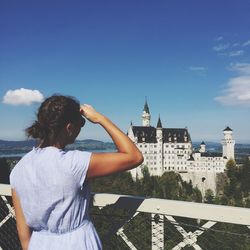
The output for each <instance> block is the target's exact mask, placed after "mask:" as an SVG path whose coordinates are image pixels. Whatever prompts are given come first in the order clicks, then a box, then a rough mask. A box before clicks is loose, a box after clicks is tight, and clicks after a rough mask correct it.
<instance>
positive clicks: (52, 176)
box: [10, 147, 91, 233]
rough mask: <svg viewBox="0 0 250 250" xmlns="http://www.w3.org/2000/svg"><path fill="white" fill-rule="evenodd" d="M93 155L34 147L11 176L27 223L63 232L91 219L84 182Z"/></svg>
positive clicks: (87, 192)
mask: <svg viewBox="0 0 250 250" xmlns="http://www.w3.org/2000/svg"><path fill="white" fill-rule="evenodd" d="M90 156H91V153H88V152H81V151H77V150H75V151H69V152H65V151H63V150H60V149H58V148H55V147H46V148H42V149H41V148H34V149H33V150H32V151H31V152H29V153H28V154H27V155H25V156H24V157H23V158H22V160H21V161H20V162H19V163H18V164H17V165H16V167H15V168H14V170H13V171H12V173H11V177H10V180H11V184H12V186H13V188H14V189H15V190H16V192H17V194H18V196H19V197H20V199H21V201H22V207H23V211H24V214H25V217H26V220H27V224H28V225H29V226H30V227H31V228H32V229H34V230H35V231H41V230H45V231H49V232H53V233H64V232H69V231H72V230H74V229H75V228H77V227H79V226H80V225H82V224H84V223H85V222H86V220H88V219H89V215H88V205H89V198H90V192H89V188H88V184H87V181H85V177H86V172H87V170H88V165H89V160H90Z"/></svg>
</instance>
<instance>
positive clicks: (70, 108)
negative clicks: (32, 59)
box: [10, 95, 143, 250]
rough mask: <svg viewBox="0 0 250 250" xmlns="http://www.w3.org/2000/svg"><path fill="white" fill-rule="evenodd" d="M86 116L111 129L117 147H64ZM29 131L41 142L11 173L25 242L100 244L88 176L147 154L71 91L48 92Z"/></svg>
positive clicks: (35, 245)
mask: <svg viewBox="0 0 250 250" xmlns="http://www.w3.org/2000/svg"><path fill="white" fill-rule="evenodd" d="M83 116H84V117H86V118H87V119H88V120H89V121H91V122H92V123H97V124H100V125H101V126H102V127H103V128H104V129H105V130H106V131H107V133H108V134H109V135H110V137H111V138H112V140H113V142H114V143H115V145H116V147H117V152H111V153H89V152H82V151H79V150H71V151H67V152H66V151H64V148H65V146H66V145H68V144H71V143H73V142H74V141H75V139H76V137H77V136H78V134H79V132H80V130H81V127H83V126H84V124H85V119H84V117H83ZM26 133H27V135H28V136H29V137H33V138H36V139H39V146H38V147H37V148H33V150H32V151H30V152H29V153H27V154H26V155H25V156H24V157H23V158H22V159H21V160H20V161H19V163H18V164H17V165H16V166H15V168H14V169H13V171H12V172H11V175H10V183H11V187H12V198H13V204H14V208H15V212H16V221H17V230H18V235H19V239H20V241H21V245H22V248H23V249H25V250H26V249H30V250H32V249H35V250H40V249H41V250H43V249H44V250H45V249H46V250H48V249H52V250H54V249H55V250H56V249H63V250H69V249H70V250H71V249H74V250H78V249H79V250H80V249H86V250H89V249H90V250H91V249H101V248H102V247H101V243H100V240H99V237H98V235H97V233H96V231H95V228H94V226H93V224H92V223H91V221H90V218H89V211H88V210H89V201H90V191H89V187H88V180H89V179H91V178H95V177H100V176H106V175H111V174H114V173H117V172H121V171H126V170H129V169H131V168H133V167H136V166H138V165H140V164H141V163H142V162H143V157H142V154H141V153H140V151H139V150H138V149H137V147H136V146H135V145H134V144H133V142H132V141H131V140H130V139H129V138H128V137H127V136H126V135H125V134H124V133H123V132H122V131H121V130H120V129H119V128H117V127H116V126H115V125H114V124H113V123H112V122H111V121H110V120H109V119H108V118H107V117H105V116H104V115H102V114H101V113H99V112H97V111H95V110H94V109H93V108H92V107H91V106H90V105H86V104H85V105H82V106H80V104H79V103H78V102H77V101H76V100H75V99H73V98H71V97H65V96H58V95H54V96H51V97H49V98H47V99H46V100H45V101H44V102H43V103H42V104H41V106H40V108H39V110H38V114H37V121H35V122H34V123H33V125H32V126H31V127H29V128H27V129H26Z"/></svg>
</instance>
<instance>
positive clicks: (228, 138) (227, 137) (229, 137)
mask: <svg viewBox="0 0 250 250" xmlns="http://www.w3.org/2000/svg"><path fill="white" fill-rule="evenodd" d="M223 134H224V139H222V140H221V144H222V154H223V157H227V159H228V160H229V159H233V160H234V145H235V140H233V130H232V129H231V128H229V127H226V128H225V129H224V130H223Z"/></svg>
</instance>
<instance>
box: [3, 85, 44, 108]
mask: <svg viewBox="0 0 250 250" xmlns="http://www.w3.org/2000/svg"><path fill="white" fill-rule="evenodd" d="M43 99H44V97H43V94H42V93H41V92H40V91H38V90H31V89H24V88H20V89H15V90H8V91H7V92H6V94H5V95H4V97H3V103H5V104H10V105H16V106H17V105H30V104H32V103H33V102H42V101H43Z"/></svg>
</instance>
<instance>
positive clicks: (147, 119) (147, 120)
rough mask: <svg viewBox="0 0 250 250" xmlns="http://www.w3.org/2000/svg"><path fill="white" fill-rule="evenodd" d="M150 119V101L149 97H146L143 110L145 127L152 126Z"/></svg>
mask: <svg viewBox="0 0 250 250" xmlns="http://www.w3.org/2000/svg"><path fill="white" fill-rule="evenodd" d="M150 119H151V115H150V112H149V108H148V102H147V97H146V100H145V104H144V109H143V112H142V126H143V127H150Z"/></svg>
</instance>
